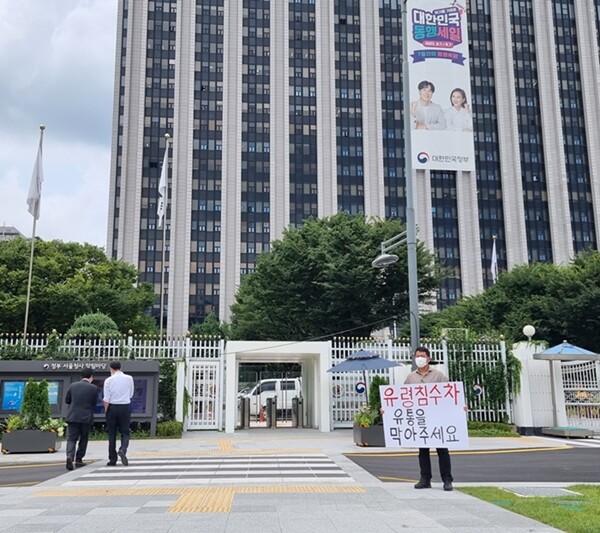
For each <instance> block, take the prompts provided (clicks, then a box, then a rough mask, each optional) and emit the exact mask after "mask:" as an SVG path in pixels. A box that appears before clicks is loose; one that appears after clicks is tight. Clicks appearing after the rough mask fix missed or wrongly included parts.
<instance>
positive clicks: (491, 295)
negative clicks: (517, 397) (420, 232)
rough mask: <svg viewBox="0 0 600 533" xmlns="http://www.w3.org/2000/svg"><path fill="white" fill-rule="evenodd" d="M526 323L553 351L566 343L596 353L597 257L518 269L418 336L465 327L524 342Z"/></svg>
mask: <svg viewBox="0 0 600 533" xmlns="http://www.w3.org/2000/svg"><path fill="white" fill-rule="evenodd" d="M526 324H532V325H533V326H535V328H536V331H537V332H536V338H538V339H543V340H546V341H548V342H549V343H550V345H551V346H552V345H555V344H559V343H561V342H562V341H563V340H568V341H569V342H572V343H573V344H577V345H579V346H582V347H585V348H589V349H591V350H598V349H600V254H599V253H598V252H597V251H592V252H586V253H583V254H580V255H579V256H577V257H576V258H575V259H574V261H573V262H572V263H571V264H570V265H563V266H561V265H554V264H547V263H534V264H532V265H528V266H527V265H526V266H519V267H516V268H514V269H513V270H511V271H510V272H506V273H503V274H502V275H500V277H499V278H498V282H497V283H496V284H495V285H493V286H491V287H489V288H488V289H487V290H486V291H485V292H483V293H482V294H479V295H477V296H473V297H470V298H464V299H462V300H460V301H459V302H457V303H456V304H455V305H454V306H452V307H449V308H447V309H445V310H444V311H442V312H439V313H432V314H429V315H427V316H425V317H423V319H422V321H421V333H422V335H423V336H436V335H439V334H440V332H441V329H442V328H469V329H471V330H474V331H477V332H478V333H491V334H502V335H504V336H505V337H506V338H507V339H509V340H510V341H513V340H521V339H523V333H522V329H523V326H524V325H526Z"/></svg>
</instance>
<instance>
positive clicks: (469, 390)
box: [331, 338, 512, 428]
mask: <svg viewBox="0 0 600 533" xmlns="http://www.w3.org/2000/svg"><path fill="white" fill-rule="evenodd" d="M424 346H427V348H429V350H430V353H431V358H432V360H433V361H434V362H436V363H438V364H440V365H442V366H443V367H444V369H447V372H448V377H449V379H450V380H452V381H462V382H463V385H464V389H465V395H466V397H467V403H468V406H469V412H468V416H469V420H472V421H486V422H511V421H512V410H511V402H510V392H509V389H508V387H507V376H508V366H507V355H506V345H505V343H504V341H498V342H486V343H466V342H465V343H461V342H449V341H441V342H439V343H424ZM361 348H362V349H364V350H368V351H371V352H373V353H376V354H377V355H378V356H379V357H382V358H384V359H389V360H391V361H395V362H397V363H400V364H401V365H405V367H404V369H403V370H401V371H400V372H398V371H394V370H393V369H389V370H388V369H386V370H379V371H377V375H379V376H381V377H384V378H387V379H388V381H389V382H390V383H393V382H394V379H397V378H398V377H400V376H401V375H406V373H407V372H408V371H409V370H408V368H407V365H410V364H411V352H410V346H409V345H408V344H407V343H402V344H399V343H397V342H396V341H393V340H391V339H390V340H387V341H374V340H372V339H356V338H349V339H334V341H333V342H332V347H331V362H332V364H334V365H336V364H338V363H341V362H342V361H343V360H344V359H346V358H347V357H349V356H350V355H351V354H352V353H354V352H355V351H356V350H358V349H361ZM369 382H370V376H367V383H363V379H362V376H361V375H357V374H353V373H343V374H331V385H332V386H331V405H332V412H333V427H335V428H347V427H352V424H353V419H354V414H355V413H356V412H357V411H358V410H359V409H360V408H361V407H362V406H363V405H364V404H365V403H366V402H367V397H368V391H366V392H365V388H364V387H368V383H369Z"/></svg>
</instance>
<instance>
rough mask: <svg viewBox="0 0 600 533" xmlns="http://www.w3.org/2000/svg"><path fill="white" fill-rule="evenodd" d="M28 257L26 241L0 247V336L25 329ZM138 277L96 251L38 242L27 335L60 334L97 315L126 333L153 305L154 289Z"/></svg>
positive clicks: (83, 246)
mask: <svg viewBox="0 0 600 533" xmlns="http://www.w3.org/2000/svg"><path fill="white" fill-rule="evenodd" d="M29 256H30V241H28V240H25V239H13V240H10V241H2V242H0V332H16V331H19V330H20V329H21V328H22V327H23V318H24V316H25V303H26V294H27V277H28V272H29ZM137 277H138V272H137V270H136V269H135V267H133V266H131V265H128V264H126V263H124V262H123V261H118V260H115V259H109V258H107V257H106V255H105V254H104V251H103V250H102V249H101V248H99V247H97V246H93V245H91V244H79V243H64V242H61V241H42V240H38V241H36V246H35V254H34V261H33V275H32V283H31V300H30V307H29V324H28V331H30V332H32V333H33V332H38V333H45V332H48V331H51V330H52V329H56V330H57V331H58V332H59V333H64V332H65V331H66V330H67V329H68V328H69V327H70V326H71V324H72V323H73V321H74V320H75V317H77V316H81V315H84V314H87V313H91V312H96V311H100V312H103V313H106V314H107V315H109V316H110V317H111V318H112V319H113V320H114V321H115V322H116V323H117V325H118V327H119V329H120V330H121V331H122V332H127V330H128V329H130V328H131V329H133V328H132V326H134V325H135V326H137V325H138V324H139V323H140V318H141V317H143V316H145V315H144V311H145V310H146V309H148V308H149V307H151V306H152V304H153V303H154V300H155V295H154V290H153V288H152V286H151V285H149V284H139V285H138V284H137ZM136 332H137V333H145V331H140V330H139V327H138V329H137V330H136Z"/></svg>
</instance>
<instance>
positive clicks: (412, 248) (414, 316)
mask: <svg viewBox="0 0 600 533" xmlns="http://www.w3.org/2000/svg"><path fill="white" fill-rule="evenodd" d="M407 4H408V0H404V1H403V3H402V101H403V104H404V106H403V110H404V117H403V118H404V179H405V187H406V247H407V253H408V257H407V259H408V301H409V315H410V349H411V352H412V356H413V358H414V356H415V350H416V349H417V346H419V340H420V331H419V282H418V277H417V225H416V221H415V196H414V195H415V193H414V180H413V171H412V143H411V122H412V121H411V118H410V116H411V115H410V83H409V79H408V64H409V57H408V38H409V35H408V6H407Z"/></svg>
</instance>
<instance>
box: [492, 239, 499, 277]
mask: <svg viewBox="0 0 600 533" xmlns="http://www.w3.org/2000/svg"><path fill="white" fill-rule="evenodd" d="M490 271H491V272H492V282H494V283H496V280H497V279H498V254H497V253H496V239H495V238H494V244H493V246H492V262H491V265H490Z"/></svg>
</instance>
